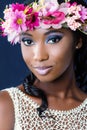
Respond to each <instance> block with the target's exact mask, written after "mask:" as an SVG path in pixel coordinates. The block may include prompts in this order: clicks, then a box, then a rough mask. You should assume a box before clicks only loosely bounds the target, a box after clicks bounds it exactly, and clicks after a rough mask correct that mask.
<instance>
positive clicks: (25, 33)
mask: <svg viewBox="0 0 87 130" xmlns="http://www.w3.org/2000/svg"><path fill="white" fill-rule="evenodd" d="M21 35H22V36H23V35H27V36H32V35H31V34H29V33H27V32H22V33H21Z"/></svg>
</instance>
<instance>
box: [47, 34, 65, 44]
mask: <svg viewBox="0 0 87 130" xmlns="http://www.w3.org/2000/svg"><path fill="white" fill-rule="evenodd" d="M61 39H62V36H57V35H52V36H49V37H48V38H47V40H46V43H48V44H55V43H58V42H59V41H60V40H61Z"/></svg>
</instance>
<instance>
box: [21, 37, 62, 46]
mask: <svg viewBox="0 0 87 130" xmlns="http://www.w3.org/2000/svg"><path fill="white" fill-rule="evenodd" d="M62 37H63V36H59V35H52V36H48V38H47V40H46V43H47V44H55V43H58V42H59V41H60V40H61V39H62ZM22 42H23V43H24V44H25V45H26V46H32V45H34V44H35V43H34V41H33V40H32V39H30V38H25V37H24V38H22Z"/></svg>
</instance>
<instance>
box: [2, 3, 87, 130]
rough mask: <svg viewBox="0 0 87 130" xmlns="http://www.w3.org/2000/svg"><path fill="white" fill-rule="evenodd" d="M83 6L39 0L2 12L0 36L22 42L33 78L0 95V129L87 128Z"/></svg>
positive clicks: (86, 29)
mask: <svg viewBox="0 0 87 130" xmlns="http://www.w3.org/2000/svg"><path fill="white" fill-rule="evenodd" d="M84 5H86V2H85V1H73V0H72V1H70V2H69V1H61V0H60V1H55V0H54V2H53V1H51V0H50V1H49V0H48V1H44V0H41V1H39V2H38V3H37V2H34V3H31V4H29V1H28V3H26V4H25V5H24V4H18V3H16V4H12V5H10V6H9V7H7V8H6V9H5V11H4V14H5V16H4V18H5V21H2V22H1V28H2V32H3V35H7V36H8V40H9V41H10V42H11V43H12V44H13V43H14V44H15V43H17V42H19V43H20V46H21V51H22V55H23V59H24V61H25V63H26V65H27V66H28V68H29V69H30V70H31V74H29V76H27V77H26V78H25V80H24V83H23V84H22V85H20V86H18V87H17V88H14V87H12V88H9V89H6V90H3V91H1V92H0V130H87V94H86V91H87V90H86V87H87V79H86V77H87V68H86V66H87V61H86V60H87V8H86V7H85V6H84ZM83 90H84V91H83Z"/></svg>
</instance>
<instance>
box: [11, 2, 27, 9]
mask: <svg viewBox="0 0 87 130" xmlns="http://www.w3.org/2000/svg"><path fill="white" fill-rule="evenodd" d="M11 7H12V9H13V11H15V10H18V11H24V10H25V6H24V4H19V3H16V4H12V5H11Z"/></svg>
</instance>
